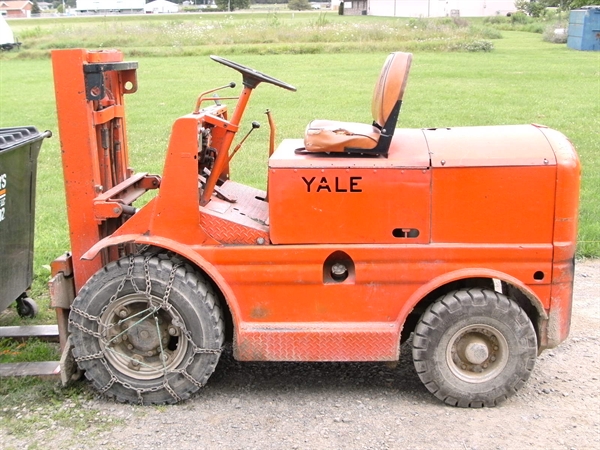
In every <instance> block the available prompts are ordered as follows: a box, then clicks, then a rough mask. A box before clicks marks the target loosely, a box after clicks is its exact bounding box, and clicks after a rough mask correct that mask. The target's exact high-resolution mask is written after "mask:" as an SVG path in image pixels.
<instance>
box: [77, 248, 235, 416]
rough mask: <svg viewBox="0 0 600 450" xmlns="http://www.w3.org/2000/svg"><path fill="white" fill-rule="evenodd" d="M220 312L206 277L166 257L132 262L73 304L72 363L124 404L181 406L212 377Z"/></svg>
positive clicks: (107, 273) (105, 275)
mask: <svg viewBox="0 0 600 450" xmlns="http://www.w3.org/2000/svg"><path fill="white" fill-rule="evenodd" d="M223 330H224V324H223V318H222V311H221V308H220V306H219V304H218V301H217V297H216V295H215V294H214V292H213V290H212V288H211V286H210V284H209V283H208V282H207V281H206V280H205V279H204V278H203V277H202V275H200V274H198V273H197V272H195V271H193V270H192V269H191V268H190V267H188V266H186V265H184V264H182V263H181V262H178V261H174V260H171V259H169V258H167V257H166V256H164V255H146V256H135V257H134V256H130V257H129V258H124V259H121V260H119V261H116V262H112V263H110V264H108V265H107V266H106V267H104V268H103V269H101V270H100V271H99V272H98V273H96V274H95V275H94V276H93V277H92V278H90V280H89V281H88V282H87V283H86V285H85V286H84V287H83V288H82V290H81V292H80V293H79V295H78V296H77V298H76V299H75V301H74V302H73V305H72V308H71V313H70V316H69V331H70V332H71V339H72V343H73V356H74V357H75V360H76V361H77V364H78V365H79V367H80V368H81V369H83V370H85V374H86V377H87V378H88V379H90V380H91V381H92V382H93V383H94V386H95V387H96V388H97V389H98V390H99V391H100V392H101V393H102V394H105V395H107V396H109V397H115V398H116V399H117V400H119V401H123V402H138V403H154V404H160V403H176V402H178V401H180V400H185V399H187V398H189V397H190V396H191V395H192V394H193V393H194V392H196V391H197V390H198V389H199V388H200V387H202V386H203V385H204V384H205V383H206V381H207V380H208V378H209V377H210V375H211V374H212V372H213V371H214V369H215V367H216V365H217V362H218V360H219V356H220V353H221V346H222V344H223V340H224V333H223Z"/></svg>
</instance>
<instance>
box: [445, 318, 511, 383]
mask: <svg viewBox="0 0 600 450" xmlns="http://www.w3.org/2000/svg"><path fill="white" fill-rule="evenodd" d="M507 361H508V343H507V342H506V339H505V338H504V336H503V335H502V333H500V332H499V331H498V330H497V329H496V328H494V327H492V326H489V325H483V324H478V325H469V326H466V327H463V328H461V329H460V330H458V331H457V332H456V333H454V335H453V336H452V338H451V339H450V341H449V342H448V347H447V348H446V363H447V364H448V367H449V368H450V370H451V371H452V373H453V374H454V375H455V376H456V377H457V378H459V379H460V380H462V381H466V382H468V383H484V382H486V381H489V380H491V379H493V378H494V377H496V376H497V375H498V374H499V373H500V372H502V370H504V367H506V363H507Z"/></svg>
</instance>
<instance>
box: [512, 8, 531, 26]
mask: <svg viewBox="0 0 600 450" xmlns="http://www.w3.org/2000/svg"><path fill="white" fill-rule="evenodd" d="M530 21H531V19H530V18H529V17H528V16H527V14H525V13H524V12H522V11H517V12H516V13H514V14H512V15H511V16H510V23H512V24H513V25H514V24H516V23H521V24H526V23H529V22H530Z"/></svg>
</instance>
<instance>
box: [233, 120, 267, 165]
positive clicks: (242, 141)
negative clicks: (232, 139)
mask: <svg viewBox="0 0 600 450" xmlns="http://www.w3.org/2000/svg"><path fill="white" fill-rule="evenodd" d="M257 128H260V123H258V122H252V128H250V131H248V134H246V136H244V137H243V138H242V140H241V141H240V143H239V144H238V145H236V146H235V148H234V149H233V152H231V155H229V160H228V162H229V161H231V159H232V158H233V157H234V155H235V154H236V153H237V152H238V150H239V149H240V148H242V144H243V143H244V141H245V140H246V139H248V136H250V134H251V133H252V132H253V131H254V130H256V129H257Z"/></svg>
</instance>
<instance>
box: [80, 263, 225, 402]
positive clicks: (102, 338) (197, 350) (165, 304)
mask: <svg viewBox="0 0 600 450" xmlns="http://www.w3.org/2000/svg"><path fill="white" fill-rule="evenodd" d="M154 256H155V255H154V254H147V255H146V256H145V257H144V262H143V270H144V282H145V291H144V292H142V291H141V289H139V287H138V286H137V284H136V280H135V277H134V275H133V272H134V266H135V255H133V254H131V255H129V265H128V267H127V274H126V275H125V276H124V277H123V279H122V280H121V281H120V283H119V285H118V286H117V289H116V291H115V293H114V294H113V295H112V296H111V297H110V299H109V301H108V303H107V304H106V305H104V307H103V308H102V309H101V310H100V313H99V315H98V316H94V315H91V314H89V313H87V312H86V311H83V310H81V309H78V308H71V311H72V312H73V313H75V314H77V315H79V316H81V317H83V318H85V319H88V320H89V321H91V322H95V323H97V324H98V330H101V332H99V331H94V330H91V329H89V328H86V327H85V326H83V325H81V324H79V323H77V322H75V321H73V320H72V319H69V324H72V325H73V326H74V327H75V328H77V329H78V330H80V331H82V332H83V333H86V334H89V335H90V336H93V337H95V338H97V339H98V340H99V342H100V344H101V347H104V348H105V349H106V350H110V351H111V352H112V353H115V354H118V355H120V356H122V357H124V358H125V359H129V360H133V359H134V358H132V357H130V356H128V355H125V354H122V353H120V352H117V351H115V350H113V349H112V348H110V345H111V344H112V340H109V339H108V337H107V336H108V334H109V333H108V332H109V330H110V329H111V328H112V327H114V326H115V325H116V323H107V324H105V323H103V322H102V319H101V318H102V317H103V316H104V313H105V312H106V310H107V309H108V308H109V307H110V306H111V305H112V304H113V303H114V302H115V301H117V300H118V298H119V294H120V293H121V291H122V290H123V289H124V288H125V283H126V282H127V281H129V282H130V283H131V286H132V288H133V290H134V292H135V293H137V294H141V295H144V297H146V299H147V300H148V309H150V310H152V312H150V314H149V315H148V316H146V317H144V319H143V320H145V319H146V318H148V317H150V316H151V315H154V317H155V319H156V313H157V312H158V311H159V310H160V309H163V310H165V311H166V312H169V313H170V312H171V309H172V308H173V305H172V304H171V303H170V302H169V297H170V295H171V290H172V288H173V283H174V282H175V277H176V272H177V270H178V269H179V268H180V267H181V266H182V265H183V264H181V263H176V264H173V267H172V268H171V271H170V274H169V279H168V281H167V285H166V287H165V292H164V295H163V297H162V299H161V300H160V303H159V304H158V305H156V304H153V301H155V297H153V296H152V281H151V278H150V263H149V261H150V259H151V258H152V257H154ZM171 317H172V325H173V326H176V327H178V328H180V331H181V333H180V335H181V336H183V337H185V339H186V340H187V343H188V345H189V346H190V347H191V349H192V352H191V354H190V356H189V357H188V359H187V360H186V361H185V362H184V364H183V366H181V365H180V367H179V368H178V369H169V368H168V367H166V365H165V364H164V362H163V363H162V367H156V368H155V369H156V371H157V372H162V374H163V380H162V383H161V384H157V385H155V386H153V387H148V388H139V387H135V386H133V385H132V384H131V383H129V382H127V381H125V380H122V379H120V378H119V377H118V376H117V374H116V373H115V372H114V371H113V369H112V368H111V366H110V365H109V364H108V361H107V360H106V354H105V351H104V350H101V351H99V352H97V353H94V354H90V355H86V356H81V357H79V358H76V359H75V360H76V361H77V362H82V361H91V360H99V361H100V362H101V363H102V365H103V366H104V368H105V370H106V371H107V372H108V374H109V375H110V380H109V381H108V383H107V384H106V385H105V386H103V387H102V388H101V389H100V393H101V394H104V393H106V392H107V391H108V390H110V389H111V387H112V386H113V385H114V384H115V383H117V384H120V385H121V386H123V387H124V388H126V389H129V390H132V391H134V392H135V393H136V395H137V399H138V402H139V403H140V404H143V402H144V397H143V394H146V393H152V392H158V391H160V390H162V389H164V390H166V391H167V392H168V393H169V395H170V396H171V397H172V398H173V399H174V400H175V402H179V401H181V397H180V396H179V395H178V394H177V392H175V390H174V389H173V388H172V387H171V385H170V384H169V378H168V376H169V375H171V374H176V375H181V376H183V377H184V378H185V379H186V380H188V381H189V382H190V383H192V384H193V385H194V386H196V387H197V388H201V387H203V384H202V383H200V382H199V381H198V380H196V379H195V378H194V377H192V375H190V373H189V372H188V371H187V369H188V367H189V366H190V365H191V364H192V363H193V362H194V359H195V357H196V355H199V354H212V355H220V354H221V352H222V348H218V349H207V348H201V347H199V346H198V345H197V344H196V343H195V342H194V340H193V338H192V333H191V331H190V330H188V329H187V327H186V325H185V321H180V320H178V318H177V317H173V314H171ZM156 320H157V319H156ZM117 323H119V322H117ZM138 323H140V322H138ZM136 325H137V324H135V325H133V326H136ZM133 326H132V327H131V328H133ZM121 334H123V333H121ZM159 334H160V333H159ZM180 345H181V344H180ZM163 354H164V349H163V348H162V343H161V349H160V355H159V358H160V359H161V361H163V359H162V355H163ZM137 361H138V362H140V363H141V361H139V360H137ZM141 364H142V365H144V366H146V367H150V368H152V366H150V365H148V364H144V363H141Z"/></svg>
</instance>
